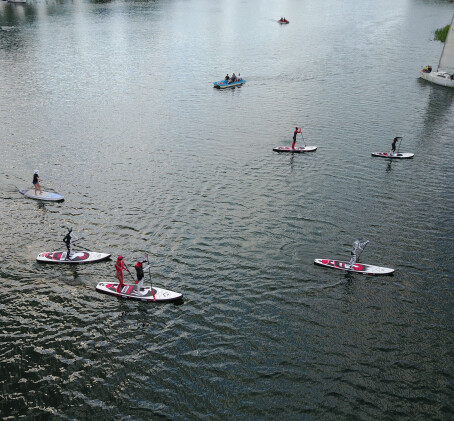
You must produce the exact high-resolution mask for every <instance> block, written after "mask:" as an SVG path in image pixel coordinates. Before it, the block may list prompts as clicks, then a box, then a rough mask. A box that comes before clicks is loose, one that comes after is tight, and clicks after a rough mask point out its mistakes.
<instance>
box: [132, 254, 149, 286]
mask: <svg viewBox="0 0 454 421" xmlns="http://www.w3.org/2000/svg"><path fill="white" fill-rule="evenodd" d="M145 262H146V260H142V261H140V260H137V263H136V264H135V265H134V267H135V269H136V274H137V292H138V293H139V294H140V292H141V291H142V290H143V279H144V274H143V271H144V270H148V268H149V266H147V267H145V268H144V267H143V263H145Z"/></svg>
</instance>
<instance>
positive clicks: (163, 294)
mask: <svg viewBox="0 0 454 421" xmlns="http://www.w3.org/2000/svg"><path fill="white" fill-rule="evenodd" d="M117 287H118V283H116V284H113V283H111V282H99V283H98V285H96V291H98V292H103V293H104V294H110V295H115V296H116V297H119V298H131V299H133V300H140V301H156V302H161V303H163V302H169V301H179V300H182V299H183V294H180V293H179V292H174V291H169V290H167V289H162V288H158V287H153V291H152V290H151V287H150V286H145V287H144V288H143V290H141V291H140V292H139V291H137V285H126V284H125V285H123V288H122V289H121V291H120V292H117Z"/></svg>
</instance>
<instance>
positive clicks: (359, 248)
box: [349, 238, 369, 269]
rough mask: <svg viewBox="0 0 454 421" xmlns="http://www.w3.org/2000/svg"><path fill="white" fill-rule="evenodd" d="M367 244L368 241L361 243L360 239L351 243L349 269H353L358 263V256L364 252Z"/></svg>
mask: <svg viewBox="0 0 454 421" xmlns="http://www.w3.org/2000/svg"><path fill="white" fill-rule="evenodd" d="M368 243H369V240H366V241H364V242H361V238H358V239H357V240H356V241H355V242H354V243H353V249H352V251H351V253H350V254H351V258H350V263H349V267H350V269H352V268H353V266H354V265H355V264H356V263H358V261H359V256H360V255H361V253H362V252H363V250H364V247H366V245H367V244H368Z"/></svg>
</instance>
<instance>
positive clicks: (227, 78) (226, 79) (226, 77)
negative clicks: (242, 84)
mask: <svg viewBox="0 0 454 421" xmlns="http://www.w3.org/2000/svg"><path fill="white" fill-rule="evenodd" d="M229 79H230V76H229V74H228V73H227V74H226V75H225V81H226V82H227V83H229Z"/></svg>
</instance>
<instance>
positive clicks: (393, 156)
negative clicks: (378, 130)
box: [372, 152, 415, 159]
mask: <svg viewBox="0 0 454 421" xmlns="http://www.w3.org/2000/svg"><path fill="white" fill-rule="evenodd" d="M372 156H378V157H380V158H390V159H410V158H413V157H414V156H415V154H414V153H394V154H390V153H388V152H373V153H372Z"/></svg>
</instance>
